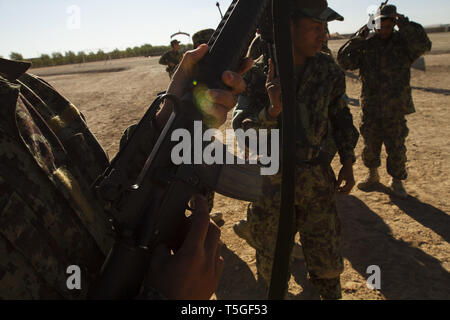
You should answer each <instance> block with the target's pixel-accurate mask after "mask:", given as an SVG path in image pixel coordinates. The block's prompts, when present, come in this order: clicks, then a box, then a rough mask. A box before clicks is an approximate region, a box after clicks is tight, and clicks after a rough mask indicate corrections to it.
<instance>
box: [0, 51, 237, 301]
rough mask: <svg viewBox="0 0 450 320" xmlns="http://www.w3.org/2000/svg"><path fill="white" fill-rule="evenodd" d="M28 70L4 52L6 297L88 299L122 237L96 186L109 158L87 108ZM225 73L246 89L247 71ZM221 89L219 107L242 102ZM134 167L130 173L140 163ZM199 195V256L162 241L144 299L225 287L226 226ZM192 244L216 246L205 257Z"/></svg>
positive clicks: (0, 287)
mask: <svg viewBox="0 0 450 320" xmlns="http://www.w3.org/2000/svg"><path fill="white" fill-rule="evenodd" d="M206 52H207V48H206V47H203V48H199V50H196V51H193V52H190V53H189V54H188V55H187V56H186V57H187V59H186V62H182V63H181V65H180V67H179V68H180V69H181V68H184V69H185V70H190V69H192V64H193V63H195V62H196V61H198V60H199V59H200V58H201V57H202V56H204V54H206ZM29 67H30V64H29V63H25V62H17V61H10V60H5V59H0V159H1V161H0V299H77V298H81V299H82V298H85V297H86V295H87V291H88V289H89V285H90V284H91V283H92V282H93V279H94V278H95V277H96V276H97V274H98V272H99V270H100V268H101V266H102V264H103V262H104V259H105V256H106V254H107V253H108V252H109V250H110V248H111V245H112V240H113V234H112V228H111V226H110V223H109V222H108V214H107V212H106V210H105V209H104V206H103V205H102V204H101V203H100V202H99V201H98V200H97V198H96V197H95V195H94V193H93V192H92V189H91V185H92V184H93V182H94V180H95V179H96V178H97V177H98V176H99V175H100V174H101V173H103V171H104V170H105V168H107V166H108V165H109V161H108V158H107V156H106V154H105V152H104V151H103V149H102V148H101V146H100V145H99V143H98V142H97V140H96V138H95V137H94V135H93V134H92V133H91V132H90V131H89V129H88V127H87V125H86V122H85V119H84V117H83V116H82V114H80V112H79V111H78V110H77V109H76V108H75V107H74V106H73V104H71V103H70V102H69V101H67V100H66V99H65V98H64V97H63V96H61V95H60V94H59V93H58V92H56V90H55V89H54V88H53V87H52V86H50V85H49V84H48V83H47V82H45V81H44V80H42V79H41V78H38V77H36V76H33V75H30V74H27V73H26V71H27V69H28V68H29ZM185 74H188V73H187V71H184V72H181V73H180V75H179V76H178V75H177V73H176V74H175V75H174V80H173V81H172V82H171V84H170V87H169V90H168V91H169V92H170V93H173V94H175V95H177V96H181V95H182V94H183V90H184V89H183V88H185V86H186V83H187V82H188V80H189V79H187V78H186V75H185ZM226 76H229V75H226ZM226 76H224V79H227V81H226V85H228V86H229V87H231V88H233V89H234V90H236V91H237V92H238V91H239V90H240V89H239V88H243V87H244V86H245V85H244V83H243V80H242V78H241V77H240V76H239V75H237V74H234V73H233V74H231V77H232V78H231V79H232V80H228V79H230V78H229V77H226ZM215 92H216V93H217V94H218V98H217V99H218V100H215V99H214V100H213V103H215V101H231V102H230V103H228V104H227V105H222V104H221V103H220V102H218V103H217V104H215V105H213V107H219V108H220V110H223V109H224V108H225V110H229V109H231V108H232V107H234V103H233V102H232V101H233V100H235V99H236V98H235V97H234V96H233V97H231V96H230V95H232V93H231V92H228V91H223V90H215ZM219 96H220V97H219ZM170 113H171V109H170V106H164V107H163V108H162V109H161V111H160V112H159V113H158V116H157V118H156V120H155V121H154V122H153V125H152V127H151V130H150V132H149V134H148V140H146V141H143V142H142V143H143V146H142V148H141V149H142V153H143V154H142V155H141V154H137V155H136V159H135V160H136V162H137V165H138V166H139V168H142V162H143V161H145V159H146V158H145V156H146V155H147V156H148V153H149V150H151V149H152V146H153V144H154V143H155V141H156V139H157V137H158V135H159V130H160V129H159V128H162V127H163V126H164V123H165V121H167V119H168V116H169V115H170ZM220 121H221V122H222V123H223V122H224V121H225V119H220ZM127 132H128V130H127ZM123 139H125V140H126V135H125V136H124V138H123ZM133 165H134V164H130V173H127V174H128V175H132V173H131V172H132V171H133V170H134V171H136V169H139V168H137V167H136V166H133ZM198 201H199V202H196V204H197V203H198V206H197V210H196V212H194V217H195V216H196V217H197V218H195V219H193V224H192V225H193V226H194V225H195V227H194V229H192V230H191V231H192V232H191V234H193V236H192V237H189V236H188V238H186V241H185V244H184V245H183V246H185V249H186V250H187V251H186V252H190V254H184V256H177V255H175V256H170V253H168V252H167V249H165V248H163V247H160V248H157V249H156V250H155V252H154V255H153V256H152V263H151V265H150V270H149V277H148V279H147V285H148V286H150V287H153V288H155V289H157V290H156V291H155V290H154V289H151V288H147V290H144V291H143V294H144V295H143V296H142V297H150V298H160V297H161V295H160V294H159V292H160V293H161V294H163V295H164V296H166V297H167V298H172V299H176V298H180V299H186V298H187V299H192V298H199V299H207V298H209V297H210V295H211V294H212V292H213V291H214V289H215V286H217V283H218V281H219V276H220V273H221V270H222V268H223V260H222V258H221V257H220V251H217V250H220V242H219V235H220V230H219V229H218V228H217V227H216V226H214V225H213V224H209V221H210V220H209V216H208V212H207V209H206V207H207V204H206V201H205V200H203V201H202V200H198ZM198 234H204V236H205V238H204V239H198ZM203 242H204V243H203ZM192 246H193V247H195V248H197V251H198V248H204V247H205V248H206V247H209V248H211V249H212V250H208V251H207V250H205V251H202V250H200V251H201V252H199V254H197V253H196V252H197V251H195V250H193V249H192V248H190V247H192ZM218 252H219V254H218ZM183 260H184V261H183ZM71 265H77V266H79V267H80V269H81V270H80V271H81V289H80V290H70V289H69V288H68V287H67V280H68V277H69V275H68V274H67V273H66V270H67V268H68V267H69V266H71ZM197 266H201V270H199V267H197ZM205 267H206V269H207V270H205ZM186 270H189V272H188V273H187V271H186ZM203 279H205V281H204V280H203ZM180 281H181V282H185V281H186V283H180Z"/></svg>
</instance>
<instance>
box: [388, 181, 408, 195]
mask: <svg viewBox="0 0 450 320" xmlns="http://www.w3.org/2000/svg"><path fill="white" fill-rule="evenodd" d="M391 190H392V192H393V193H394V195H395V196H397V197H399V198H401V199H406V198H408V192H406V190H405V187H404V186H403V182H402V180H399V179H394V178H393V179H392V182H391Z"/></svg>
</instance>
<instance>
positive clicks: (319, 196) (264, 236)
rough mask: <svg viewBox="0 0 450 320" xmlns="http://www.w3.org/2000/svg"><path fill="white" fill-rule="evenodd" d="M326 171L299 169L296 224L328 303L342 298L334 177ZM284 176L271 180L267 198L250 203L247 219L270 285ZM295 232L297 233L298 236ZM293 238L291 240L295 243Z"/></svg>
mask: <svg viewBox="0 0 450 320" xmlns="http://www.w3.org/2000/svg"><path fill="white" fill-rule="evenodd" d="M324 171H325V170H324V169H322V167H321V166H320V165H319V166H315V167H312V168H309V169H306V168H297V170H296V185H297V187H296V195H295V197H296V198H295V221H293V228H295V230H294V231H295V232H296V231H298V232H299V233H300V241H301V244H302V248H303V253H304V256H305V262H306V267H307V270H308V273H309V278H310V280H311V282H312V283H313V284H314V285H315V286H316V288H317V289H318V290H319V293H320V295H321V297H322V298H323V299H339V298H341V287H340V274H341V273H342V271H343V268H344V267H343V262H342V256H341V252H340V220H339V218H338V215H337V210H336V202H335V191H334V173H332V171H331V167H330V168H329V172H324ZM280 183H281V177H280V176H279V175H276V176H273V177H269V178H268V179H266V182H265V185H264V199H262V200H260V201H259V202H257V203H251V204H250V205H249V207H248V211H247V220H248V223H249V227H250V231H251V234H252V236H253V239H254V242H255V246H256V248H255V249H256V265H257V269H258V273H259V276H260V277H262V278H263V280H265V282H266V284H268V283H270V278H271V273H272V264H273V256H274V254H275V246H276V239H277V232H278V217H279V208H280ZM295 232H294V233H295ZM293 242H294V239H292V244H293Z"/></svg>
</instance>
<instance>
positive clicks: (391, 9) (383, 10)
mask: <svg viewBox="0 0 450 320" xmlns="http://www.w3.org/2000/svg"><path fill="white" fill-rule="evenodd" d="M396 16H397V7H396V6H394V5H392V4H385V5H383V6H381V7H380V8H379V9H378V10H377V13H376V14H375V19H385V18H391V19H393V18H395V17H396Z"/></svg>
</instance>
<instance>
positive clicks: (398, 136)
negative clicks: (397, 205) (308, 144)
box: [338, 3, 431, 198]
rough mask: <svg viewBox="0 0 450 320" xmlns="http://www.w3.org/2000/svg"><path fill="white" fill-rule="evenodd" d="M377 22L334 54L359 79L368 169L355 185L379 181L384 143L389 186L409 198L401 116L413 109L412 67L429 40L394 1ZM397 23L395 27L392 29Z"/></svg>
mask: <svg viewBox="0 0 450 320" xmlns="http://www.w3.org/2000/svg"><path fill="white" fill-rule="evenodd" d="M375 21H376V30H375V33H370V32H369V28H368V27H367V26H366V27H364V28H362V29H360V30H359V31H358V32H357V33H356V35H355V36H354V37H353V38H352V39H350V41H348V42H347V43H346V44H345V45H344V46H343V47H342V48H341V49H340V50H339V54H338V63H339V64H340V66H341V67H342V68H343V69H345V70H355V69H359V71H360V77H361V80H362V93H361V105H362V110H363V116H362V125H361V128H360V131H361V135H362V136H363V138H364V150H363V153H362V159H363V162H364V165H365V166H366V167H367V168H369V173H368V176H367V178H366V179H365V180H364V181H362V182H361V183H359V184H358V188H360V189H362V190H367V189H368V188H370V187H372V186H374V185H375V184H377V183H378V182H379V180H380V177H379V175H378V167H379V166H380V164H381V161H380V152H381V146H382V144H383V143H384V145H385V146H386V152H387V155H388V157H387V172H388V173H389V175H391V176H392V182H391V185H390V187H391V189H392V191H393V192H394V194H395V195H396V196H398V197H401V198H407V197H408V194H407V192H406V190H405V188H404V186H403V183H402V181H403V180H405V179H406V178H407V172H406V160H407V158H406V147H405V139H406V137H407V135H408V127H407V125H406V118H405V116H406V115H407V114H411V113H414V112H415V108H414V104H413V100H412V96H411V86H410V78H411V72H410V68H411V64H412V63H413V62H414V61H415V60H417V59H418V58H419V57H420V56H421V55H423V54H424V53H425V52H426V51H429V50H431V41H430V39H429V38H428V36H427V34H426V32H425V30H424V28H423V27H422V26H421V25H420V24H418V23H415V22H412V21H409V19H408V18H407V17H405V16H404V15H401V14H399V13H398V12H397V8H396V7H395V6H394V5H387V4H386V3H384V4H383V5H382V6H381V7H380V8H379V10H378V11H377V13H376V16H375ZM396 25H397V26H398V28H399V31H396V30H394V27H395V26H396Z"/></svg>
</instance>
